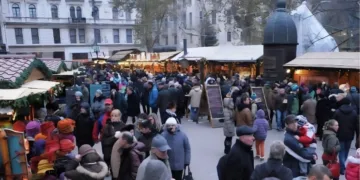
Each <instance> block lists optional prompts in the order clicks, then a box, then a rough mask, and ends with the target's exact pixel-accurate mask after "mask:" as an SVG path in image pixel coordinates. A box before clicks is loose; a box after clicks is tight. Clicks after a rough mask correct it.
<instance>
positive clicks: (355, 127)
mask: <svg viewBox="0 0 360 180" xmlns="http://www.w3.org/2000/svg"><path fill="white" fill-rule="evenodd" d="M338 103H339V104H341V106H340V108H339V109H337V110H336V111H335V114H334V119H335V120H337V121H338V122H339V130H338V132H337V134H338V138H339V141H340V152H339V161H340V174H344V170H345V161H346V158H347V157H348V155H349V150H350V146H351V142H352V140H353V139H354V133H356V137H359V120H358V116H357V114H356V112H355V110H354V109H353V108H352V107H351V106H350V99H349V98H347V97H345V98H343V99H342V100H340V101H339V102H338Z"/></svg>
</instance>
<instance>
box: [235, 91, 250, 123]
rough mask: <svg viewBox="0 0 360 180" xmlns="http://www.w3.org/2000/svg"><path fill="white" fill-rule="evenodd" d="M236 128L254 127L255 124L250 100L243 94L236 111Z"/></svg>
mask: <svg viewBox="0 0 360 180" xmlns="http://www.w3.org/2000/svg"><path fill="white" fill-rule="evenodd" d="M235 118H236V124H235V125H236V127H239V126H243V125H246V126H252V124H253V117H252V114H251V110H250V98H249V96H247V95H245V94H243V95H241V98H240V104H239V105H238V106H237V109H236V114H235Z"/></svg>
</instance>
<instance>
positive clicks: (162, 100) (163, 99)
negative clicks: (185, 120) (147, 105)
mask: <svg viewBox="0 0 360 180" xmlns="http://www.w3.org/2000/svg"><path fill="white" fill-rule="evenodd" d="M169 102H170V92H169V90H167V89H161V90H160V92H159V95H158V98H157V102H156V104H157V105H158V107H159V109H160V111H162V112H164V111H165V110H166V108H167V106H168V104H169Z"/></svg>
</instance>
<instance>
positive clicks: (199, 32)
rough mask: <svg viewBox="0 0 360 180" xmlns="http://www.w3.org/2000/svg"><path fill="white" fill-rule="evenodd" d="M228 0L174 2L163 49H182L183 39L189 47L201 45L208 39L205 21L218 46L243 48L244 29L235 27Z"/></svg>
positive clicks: (167, 22) (164, 36)
mask: <svg viewBox="0 0 360 180" xmlns="http://www.w3.org/2000/svg"><path fill="white" fill-rule="evenodd" d="M226 2H227V0H175V1H174V4H173V7H172V11H171V13H170V14H169V16H168V17H167V18H166V19H165V20H164V23H163V24H164V32H163V33H162V34H161V36H160V40H159V42H157V44H158V45H160V46H176V47H177V49H182V46H183V44H182V39H187V44H188V47H200V46H202V43H201V40H202V38H201V37H202V36H205V34H204V29H205V28H207V27H205V26H204V21H206V19H205V18H208V19H207V21H208V22H210V24H211V26H212V27H213V29H214V31H215V32H216V37H217V40H218V44H219V45H225V44H232V45H243V42H242V40H241V29H239V28H236V27H235V22H234V19H233V16H231V14H230V12H229V11H230V5H229V4H227V3H226Z"/></svg>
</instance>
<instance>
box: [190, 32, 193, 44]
mask: <svg viewBox="0 0 360 180" xmlns="http://www.w3.org/2000/svg"><path fill="white" fill-rule="evenodd" d="M190 43H193V35H192V34H190Z"/></svg>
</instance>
